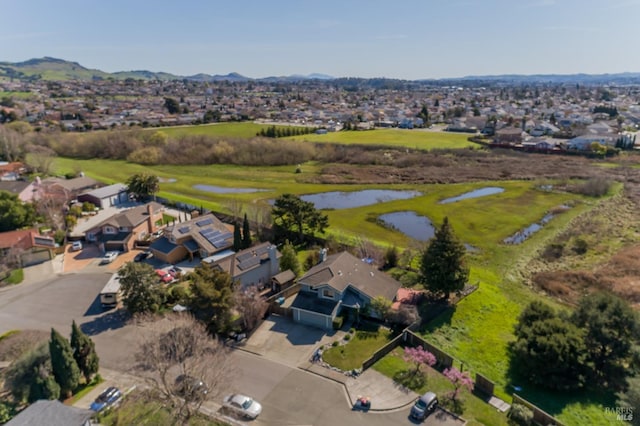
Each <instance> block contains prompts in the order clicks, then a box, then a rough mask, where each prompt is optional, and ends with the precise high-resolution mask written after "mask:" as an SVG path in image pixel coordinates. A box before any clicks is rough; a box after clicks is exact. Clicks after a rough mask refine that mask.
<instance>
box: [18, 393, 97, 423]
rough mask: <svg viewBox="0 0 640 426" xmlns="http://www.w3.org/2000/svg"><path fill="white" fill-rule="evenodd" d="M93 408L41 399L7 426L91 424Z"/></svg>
mask: <svg viewBox="0 0 640 426" xmlns="http://www.w3.org/2000/svg"><path fill="white" fill-rule="evenodd" d="M94 414H95V413H94V412H93V411H91V410H85V409H83V408H78V407H72V406H69V405H64V404H63V403H62V402H60V401H57V400H53V401H48V400H44V399H41V400H39V401H36V402H34V403H33V404H31V405H29V406H28V407H27V408H25V409H24V410H22V411H21V412H19V413H18V415H17V416H15V417H14V418H13V419H11V420H9V421H8V422H7V424H6V426H91V425H92V424H93V423H92V422H91V418H92V417H93V416H94Z"/></svg>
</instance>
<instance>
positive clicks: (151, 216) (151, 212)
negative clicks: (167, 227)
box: [147, 203, 156, 234]
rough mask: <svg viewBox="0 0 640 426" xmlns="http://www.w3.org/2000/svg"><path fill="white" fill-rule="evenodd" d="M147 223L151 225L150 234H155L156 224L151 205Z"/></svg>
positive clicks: (149, 205)
mask: <svg viewBox="0 0 640 426" xmlns="http://www.w3.org/2000/svg"><path fill="white" fill-rule="evenodd" d="M147 221H148V223H149V233H150V234H153V233H154V232H156V222H155V221H154V220H153V207H152V206H151V203H148V204H147Z"/></svg>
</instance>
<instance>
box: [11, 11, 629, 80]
mask: <svg viewBox="0 0 640 426" xmlns="http://www.w3.org/2000/svg"><path fill="white" fill-rule="evenodd" d="M0 10H1V11H2V18H1V19H0V22H1V24H0V46H2V47H1V48H0V61H11V62H17V61H23V60H27V59H30V58H36V57H43V56H52V57H56V58H62V59H67V60H71V61H76V62H79V63H80V64H81V65H84V66H86V67H88V68H97V69H101V70H104V71H109V72H113V71H127V70H137V69H146V70H150V71H166V72H171V73H174V74H178V75H191V74H196V73H199V72H204V73H209V74H227V73H229V72H238V73H240V74H243V75H246V76H248V77H255V78H258V77H267V76H273V75H290V74H309V73H324V74H329V75H332V76H335V77H390V78H403V79H420V78H443V77H461V76H466V75H489V74H511V73H514V74H550V73H556V74H568V73H580V72H581V73H590V74H595V73H614V72H625V71H630V72H640V54H638V44H639V43H638V42H640V25H639V24H640V0H601V1H595V0H439V1H435V0H395V1H387V0H384V1H383V0H325V1H307V0H226V1H218V0H199V1H197V0H173V1H166V0H153V1H151V0H127V1H124V0H102V1H95V0H58V1H52V0H19V1H18V0H0Z"/></svg>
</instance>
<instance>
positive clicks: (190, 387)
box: [175, 374, 209, 400]
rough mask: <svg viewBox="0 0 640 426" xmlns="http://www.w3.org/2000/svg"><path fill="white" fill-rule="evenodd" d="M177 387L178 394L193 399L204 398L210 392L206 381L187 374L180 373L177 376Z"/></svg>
mask: <svg viewBox="0 0 640 426" xmlns="http://www.w3.org/2000/svg"><path fill="white" fill-rule="evenodd" d="M175 389H176V392H177V393H178V395H180V396H182V397H183V398H188V399H192V400H197V399H204V398H205V397H206V396H207V394H208V393H209V388H208V387H207V384H206V383H205V382H203V381H202V380H200V379H198V378H197V377H193V376H188V375H186V374H180V375H179V376H178V377H176V382H175Z"/></svg>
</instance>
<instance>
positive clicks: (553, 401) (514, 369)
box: [506, 356, 617, 416]
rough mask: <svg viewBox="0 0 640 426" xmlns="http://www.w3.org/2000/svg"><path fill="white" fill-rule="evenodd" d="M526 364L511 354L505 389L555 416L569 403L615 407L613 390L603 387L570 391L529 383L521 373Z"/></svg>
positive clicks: (524, 369)
mask: <svg viewBox="0 0 640 426" xmlns="http://www.w3.org/2000/svg"><path fill="white" fill-rule="evenodd" d="M523 371H526V365H521V364H520V363H519V362H518V361H517V360H515V359H514V358H513V356H511V358H510V361H509V369H508V370H507V385H506V390H507V392H508V393H509V394H510V395H513V394H517V395H518V396H519V397H521V398H523V399H525V400H527V401H528V402H530V403H531V404H533V405H535V406H537V407H538V408H540V409H541V410H543V411H545V412H547V413H548V414H550V415H552V416H557V415H558V414H560V413H562V412H563V411H564V409H565V408H566V407H567V406H568V405H571V404H577V403H579V404H583V405H600V406H602V407H615V406H617V404H616V400H617V398H616V396H615V392H614V391H613V390H610V389H606V388H603V387H596V386H591V387H585V388H582V389H576V390H571V391H566V390H554V389H548V388H545V387H543V386H539V385H535V384H533V383H531V382H530V381H529V380H528V379H527V377H526V376H525V375H524V374H523V373H522V372H523Z"/></svg>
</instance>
